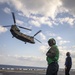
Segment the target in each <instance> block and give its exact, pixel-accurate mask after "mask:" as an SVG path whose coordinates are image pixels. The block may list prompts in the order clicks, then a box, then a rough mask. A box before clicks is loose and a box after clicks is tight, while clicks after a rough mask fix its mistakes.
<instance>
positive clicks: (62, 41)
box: [59, 40, 70, 45]
mask: <svg viewBox="0 0 75 75" xmlns="http://www.w3.org/2000/svg"><path fill="white" fill-rule="evenodd" d="M66 43H70V41H65V40H61V41H60V42H59V45H62V44H66Z"/></svg>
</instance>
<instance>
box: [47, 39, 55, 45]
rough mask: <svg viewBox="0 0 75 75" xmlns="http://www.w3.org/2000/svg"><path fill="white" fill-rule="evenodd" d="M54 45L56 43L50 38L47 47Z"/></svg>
mask: <svg viewBox="0 0 75 75" xmlns="http://www.w3.org/2000/svg"><path fill="white" fill-rule="evenodd" d="M55 44H56V41H55V39H54V38H51V39H49V40H48V45H49V46H53V45H55Z"/></svg>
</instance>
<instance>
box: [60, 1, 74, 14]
mask: <svg viewBox="0 0 75 75" xmlns="http://www.w3.org/2000/svg"><path fill="white" fill-rule="evenodd" d="M61 1H62V5H63V7H65V8H66V9H68V11H69V13H72V14H73V15H75V0H61Z"/></svg>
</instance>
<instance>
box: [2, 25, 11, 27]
mask: <svg viewBox="0 0 75 75" xmlns="http://www.w3.org/2000/svg"><path fill="white" fill-rule="evenodd" d="M3 27H11V25H8V26H3Z"/></svg>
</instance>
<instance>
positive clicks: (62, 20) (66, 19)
mask: <svg viewBox="0 0 75 75" xmlns="http://www.w3.org/2000/svg"><path fill="white" fill-rule="evenodd" d="M58 21H59V22H60V23H61V24H63V23H64V22H65V23H68V24H69V25H70V26H73V25H74V22H75V18H70V17H65V18H58Z"/></svg>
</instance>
